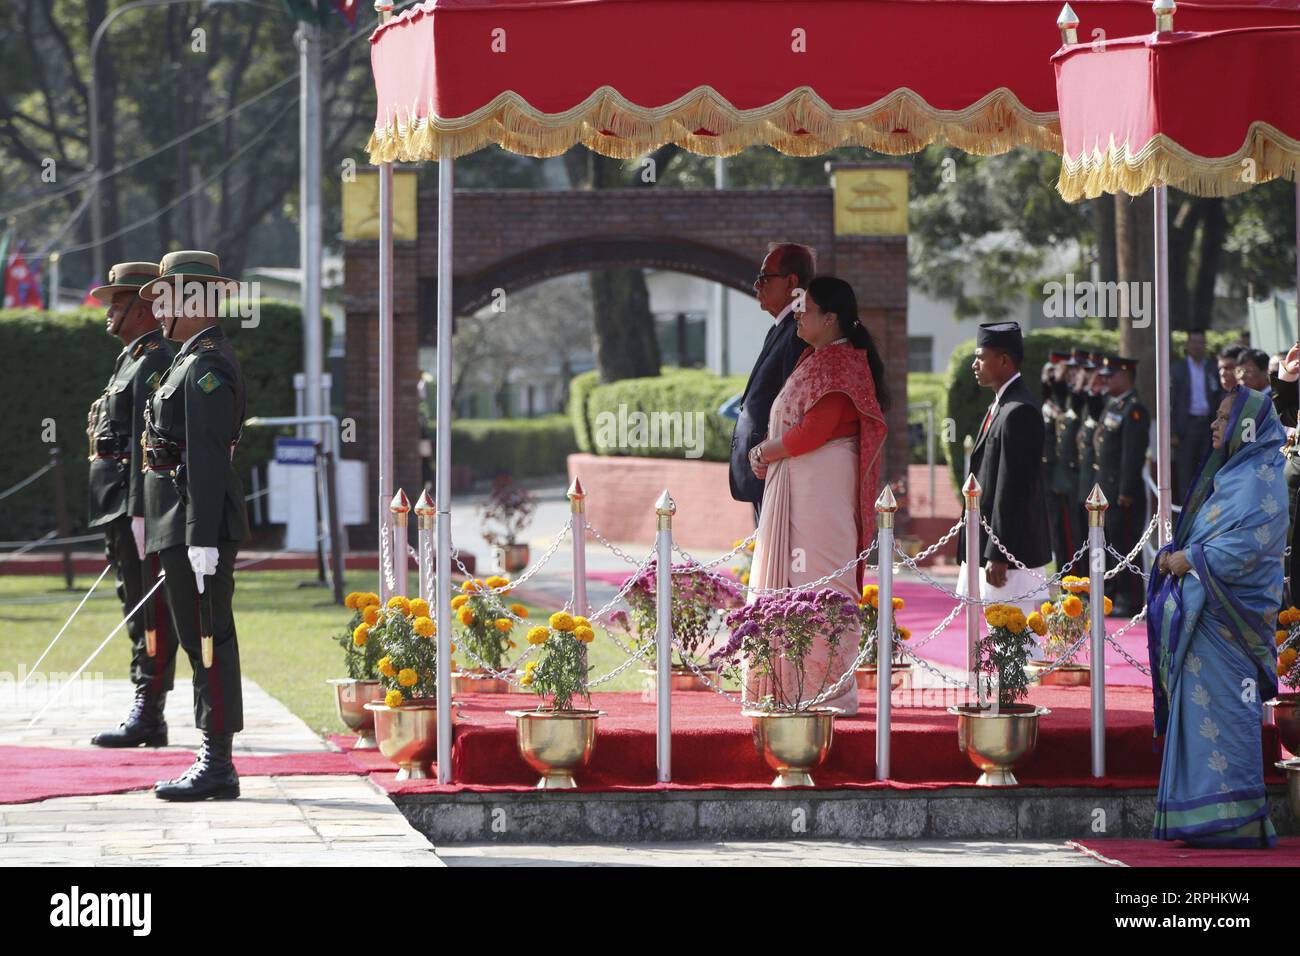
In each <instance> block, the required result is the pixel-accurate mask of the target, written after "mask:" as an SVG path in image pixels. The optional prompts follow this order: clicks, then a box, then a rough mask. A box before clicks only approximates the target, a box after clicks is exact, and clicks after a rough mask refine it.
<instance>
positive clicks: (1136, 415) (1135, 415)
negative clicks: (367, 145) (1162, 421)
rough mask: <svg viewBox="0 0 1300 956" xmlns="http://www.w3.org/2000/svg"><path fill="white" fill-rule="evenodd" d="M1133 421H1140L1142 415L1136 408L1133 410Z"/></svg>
mask: <svg viewBox="0 0 1300 956" xmlns="http://www.w3.org/2000/svg"><path fill="white" fill-rule="evenodd" d="M1133 421H1135V422H1140V421H1142V413H1141V412H1139V411H1138V410H1137V409H1136V408H1135V409H1133Z"/></svg>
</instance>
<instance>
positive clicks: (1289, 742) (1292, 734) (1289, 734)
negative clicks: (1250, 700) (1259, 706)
mask: <svg viewBox="0 0 1300 956" xmlns="http://www.w3.org/2000/svg"><path fill="white" fill-rule="evenodd" d="M1297 703H1300V694H1295V693H1285V694H1278V695H1277V697H1276V699H1274V700H1270V701H1266V702H1265V704H1264V706H1265V707H1272V708H1273V723H1275V724H1276V725H1277V735H1278V738H1279V739H1281V741H1282V746H1283V747H1285V748H1286V749H1287V751H1288V752H1289V753H1291V754H1292V755H1293V756H1296V757H1300V715H1297V714H1296V704H1297Z"/></svg>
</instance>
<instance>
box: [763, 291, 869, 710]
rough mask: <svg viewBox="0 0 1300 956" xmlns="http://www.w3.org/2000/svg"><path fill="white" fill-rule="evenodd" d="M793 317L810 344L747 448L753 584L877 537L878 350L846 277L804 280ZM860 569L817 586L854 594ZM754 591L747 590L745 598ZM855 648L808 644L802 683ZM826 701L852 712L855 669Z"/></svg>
mask: <svg viewBox="0 0 1300 956" xmlns="http://www.w3.org/2000/svg"><path fill="white" fill-rule="evenodd" d="M797 322H798V328H797V334H798V336H799V338H801V339H803V341H805V342H807V343H808V345H809V346H810V347H809V348H808V349H807V350H805V351H804V354H803V355H802V356H801V357H800V359H799V363H798V364H797V365H796V366H795V369H794V372H793V373H791V375H790V378H789V379H787V380H786V383H785V385H784V386H783V387H782V388H781V391H780V393H779V394H778V395H777V397H776V401H775V402H773V404H772V416H771V419H770V423H769V426H768V437H767V439H766V440H765V441H763V442H762V443H761V444H759V445H756V446H755V447H754V449H753V451H752V452H751V453H750V464H751V466H752V467H753V469H754V472H755V474H757V475H758V476H759V477H760V478H764V479H766V480H765V484H764V490H763V508H762V512H761V516H760V519H759V524H758V541H757V543H756V544H755V547H754V563H753V566H752V568H751V570H750V578H749V584H750V586H751V587H756V588H790V587H799V586H800V585H803V584H807V583H808V582H810V581H815V580H817V579H818V578H821V577H824V576H826V575H827V574H830V573H831V572H832V571H834V570H836V569H837V568H841V567H843V566H845V565H847V564H848V563H849V562H851V561H852V560H853V558H854V557H855V556H856V555H857V554H858V553H859V552H860V551H861V550H863V549H864V548H866V547H867V545H868V544H870V542H871V539H872V537H873V536H874V535H875V521H874V520H873V518H874V514H875V512H874V508H875V499H876V495H877V494H878V492H879V489H878V488H877V482H878V481H879V476H880V453H881V449H882V448H883V446H884V441H885V432H886V428H885V417H884V414H883V412H882V410H883V409H887V408H888V407H889V395H888V392H887V390H886V387H885V384H884V382H883V373H884V365H883V363H882V362H881V359H880V353H879V352H878V351H877V350H876V346H875V343H874V342H873V341H872V339H871V335H870V333H869V332H867V329H866V326H864V325H863V324H862V323H861V321H859V319H858V302H857V297H856V296H855V295H854V294H853V289H852V287H851V286H850V285H849V284H848V283H847V282H845V281H844V280H843V279H837V278H834V277H833V276H819V277H818V278H816V279H814V280H813V281H812V282H810V283H809V284H808V289H807V291H806V295H805V297H804V309H803V311H802V312H801V313H799V315H798V319H797ZM862 573H863V568H862V565H861V564H859V565H858V566H857V567H856V568H850V569H849V570H848V571H846V572H844V573H842V574H840V575H838V576H837V577H835V578H832V579H831V580H830V581H828V582H826V583H825V584H821V585H818V587H830V588H834V589H835V590H837V591H843V592H844V593H845V594H847V595H850V596H852V597H853V598H855V599H856V598H857V596H858V595H859V594H860V593H861V587H862ZM755 597H757V594H755V593H754V592H751V595H750V599H751V601H752V600H753V599H754V598H755ZM857 651H858V648H857V642H856V641H853V640H850V641H845V642H843V643H841V644H840V645H839V647H838V648H836V649H835V650H834V651H832V650H831V648H829V647H827V646H826V645H822V646H820V647H815V648H814V650H813V652H812V653H811V655H810V656H809V658H808V660H807V677H806V680H805V685H804V686H805V687H812V688H818V687H821V688H823V689H829V688H830V686H831V685H832V684H834V683H835V682H836V681H838V680H839V678H840V677H841V675H843V674H844V673H845V671H847V670H848V669H849V667H850V665H851V664H852V663H853V661H854V659H855V658H856V657H857ZM748 683H749V689H748V696H749V697H750V699H751V700H754V699H757V698H761V697H762V696H763V694H764V693H765V692H766V691H765V689H764V688H763V687H761V686H758V683H759V682H758V681H757V680H756V679H755V680H751V681H749V682H748ZM790 703H793V702H790ZM824 703H825V706H828V707H836V708H840V709H841V710H843V711H844V712H845V713H846V714H856V713H857V711H858V691H857V684H856V681H855V680H854V678H853V676H852V675H850V676H849V677H848V679H847V680H846V681H845V682H844V683H843V684H842V686H841V690H840V691H839V692H838V693H837V694H835V695H833V696H832V697H831V698H829V699H828V700H826V701H825V702H824Z"/></svg>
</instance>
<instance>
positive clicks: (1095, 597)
mask: <svg viewBox="0 0 1300 956" xmlns="http://www.w3.org/2000/svg"><path fill="white" fill-rule="evenodd" d="M1086 506H1087V508H1088V546H1089V552H1090V554H1089V559H1088V610H1089V613H1090V617H1091V618H1092V620H1091V622H1090V623H1091V630H1092V641H1091V643H1090V644H1089V647H1088V655H1089V658H1090V660H1089V666H1090V683H1091V686H1092V775H1093V776H1094V777H1104V776H1106V607H1105V605H1106V594H1105V587H1106V580H1105V579H1106V527H1105V522H1106V508H1107V507H1108V506H1109V505H1108V503H1107V501H1106V496H1105V495H1104V494H1103V493H1102V490H1101V485H1099V484H1094V485H1093V486H1092V493H1091V494H1089V495H1088V500H1087V502H1086Z"/></svg>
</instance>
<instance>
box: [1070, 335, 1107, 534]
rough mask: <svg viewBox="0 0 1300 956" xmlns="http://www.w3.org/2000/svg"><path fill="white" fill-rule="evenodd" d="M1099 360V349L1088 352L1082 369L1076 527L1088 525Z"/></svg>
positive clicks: (1101, 403)
mask: <svg viewBox="0 0 1300 956" xmlns="http://www.w3.org/2000/svg"><path fill="white" fill-rule="evenodd" d="M1103 361H1104V356H1102V354H1101V353H1100V352H1089V353H1088V355H1087V359H1086V364H1085V365H1084V369H1083V378H1082V382H1083V383H1084V402H1083V420H1082V421H1080V422H1079V432H1078V434H1077V435H1076V436H1075V440H1074V447H1075V453H1076V455H1077V456H1078V459H1079V481H1078V484H1077V485H1075V488H1074V512H1075V515H1074V517H1075V522H1076V524H1077V526H1078V527H1079V528H1080V529H1085V528H1087V527H1088V508H1087V505H1086V502H1087V500H1088V495H1090V494H1091V493H1092V486H1093V485H1095V484H1096V483H1097V466H1096V461H1097V457H1096V446H1095V445H1094V444H1093V440H1092V439H1093V436H1094V435H1095V434H1096V432H1097V422H1098V421H1099V420H1100V419H1101V413H1102V409H1103V408H1104V407H1105V405H1106V396H1105V394H1104V393H1103V392H1102V386H1101V379H1100V378H1099V377H1098V375H1097V372H1098V371H1100V370H1101V366H1102V362H1103Z"/></svg>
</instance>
